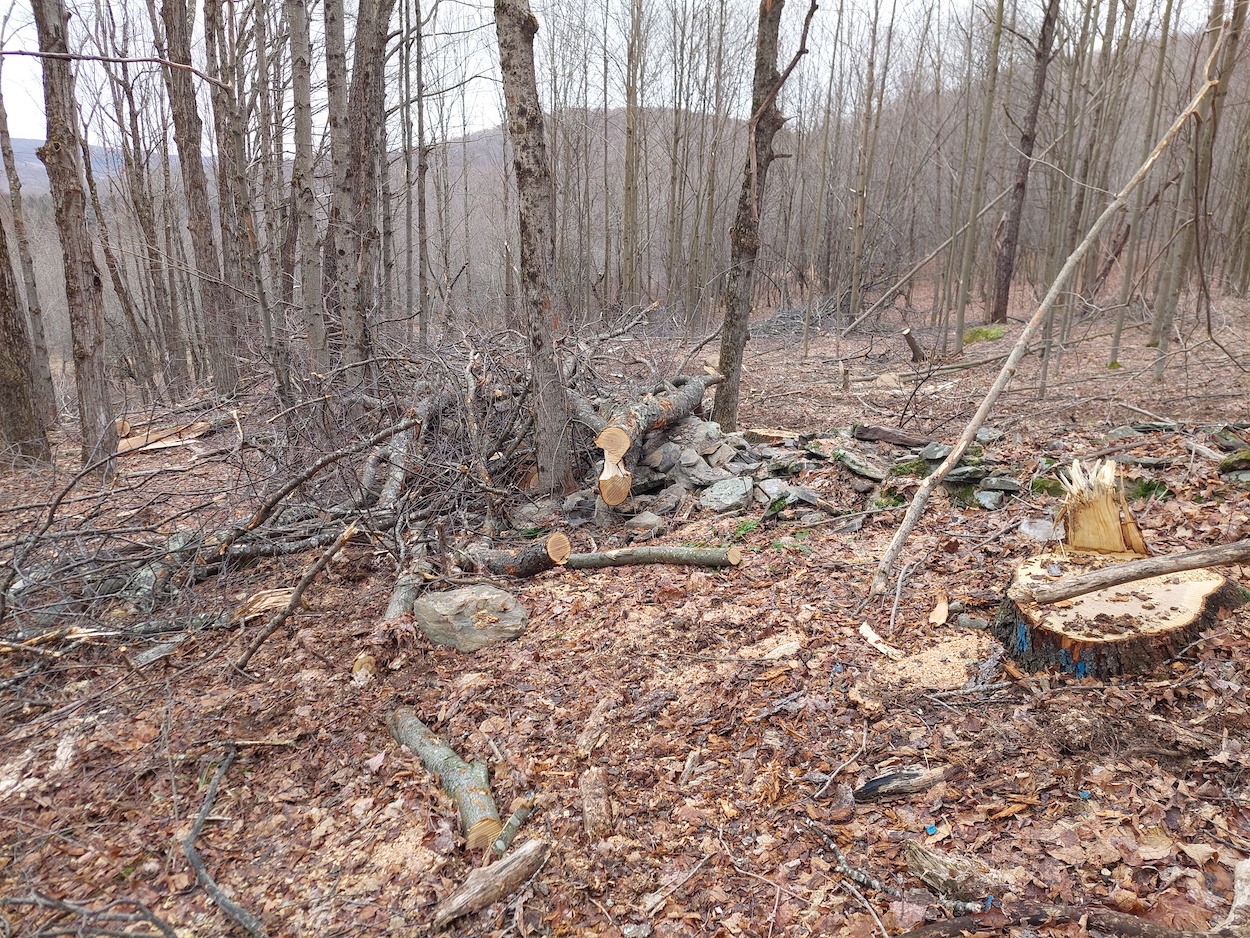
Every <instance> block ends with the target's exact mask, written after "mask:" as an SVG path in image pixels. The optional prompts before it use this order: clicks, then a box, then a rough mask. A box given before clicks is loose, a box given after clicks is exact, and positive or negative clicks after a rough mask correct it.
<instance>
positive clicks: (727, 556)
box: [388, 535, 742, 617]
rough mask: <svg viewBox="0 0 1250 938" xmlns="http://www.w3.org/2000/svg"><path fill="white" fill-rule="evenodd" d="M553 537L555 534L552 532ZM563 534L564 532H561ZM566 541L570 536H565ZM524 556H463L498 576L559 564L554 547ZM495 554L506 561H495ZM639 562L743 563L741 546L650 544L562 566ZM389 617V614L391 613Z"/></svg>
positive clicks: (573, 558)
mask: <svg viewBox="0 0 1250 938" xmlns="http://www.w3.org/2000/svg"><path fill="white" fill-rule="evenodd" d="M552 536H553V537H554V536H555V535H552ZM561 536H563V535H561ZM565 543H566V544H567V538H566V539H565ZM523 553H524V554H525V557H524V563H522V562H521V560H522V558H520V557H515V556H514V555H513V554H512V552H510V551H489V550H481V549H478V550H470V551H466V552H465V554H464V555H463V556H462V558H461V559H462V560H465V561H467V562H468V563H471V564H475V565H477V566H479V567H480V568H481V569H485V570H487V571H489V572H491V573H494V574H495V575H497V576H515V577H530V576H535V575H537V574H539V573H543V572H545V571H547V570H550V569H552V568H553V567H555V566H557V563H558V561H556V560H555V559H554V557H553V555H552V552H551V550H549V549H543V550H539V549H536V548H530V549H527V550H526V551H524V552H523ZM496 557H500V558H503V562H500V563H493V562H491V561H493V560H494V559H495V558H496ZM638 563H671V564H676V565H678V566H689V567H736V566H738V564H740V563H742V550H741V549H740V548H738V547H737V546H734V545H731V546H729V547H677V546H673V547H670V546H667V545H664V544H649V545H642V546H638V547H619V548H617V549H616V550H605V551H599V552H596V553H591V554H573V553H569V554H565V555H564V561H563V562H562V564H560V565H562V566H564V567H566V568H567V569H569V570H599V569H602V568H603V567H627V566H630V565H631V564H638ZM388 617H389V614H388Z"/></svg>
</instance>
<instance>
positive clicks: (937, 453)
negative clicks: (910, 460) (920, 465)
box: [916, 443, 955, 462]
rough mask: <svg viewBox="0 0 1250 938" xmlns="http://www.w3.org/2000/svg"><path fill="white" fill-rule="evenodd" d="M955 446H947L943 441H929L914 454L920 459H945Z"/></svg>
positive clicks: (932, 460) (936, 460) (933, 460)
mask: <svg viewBox="0 0 1250 938" xmlns="http://www.w3.org/2000/svg"><path fill="white" fill-rule="evenodd" d="M954 448H955V447H953V446H947V445H946V444H945V443H930V444H929V445H928V446H926V447H925V448H924V449H922V450H921V451H920V452H918V453H917V454H916V455H917V456H919V457H920V458H921V459H928V460H929V461H931V462H938V461H939V460H942V459H945V458H946V457H947V456H949V455H950V454H951V450H953V449H954Z"/></svg>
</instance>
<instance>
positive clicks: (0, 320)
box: [0, 227, 52, 463]
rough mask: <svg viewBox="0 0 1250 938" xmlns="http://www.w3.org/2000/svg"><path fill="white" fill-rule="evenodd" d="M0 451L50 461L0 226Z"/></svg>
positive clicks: (27, 342)
mask: <svg viewBox="0 0 1250 938" xmlns="http://www.w3.org/2000/svg"><path fill="white" fill-rule="evenodd" d="M0 400H3V401H4V406H3V407H0V444H3V446H4V451H3V452H0V455H2V456H3V458H4V459H5V460H6V461H7V460H8V458H9V456H10V455H11V451H12V450H16V452H17V455H18V456H20V457H22V458H23V459H30V460H33V461H34V462H37V463H51V462H52V451H51V449H49V447H48V434H47V431H46V430H45V429H44V427H45V422H44V420H43V419H42V418H41V417H40V415H39V413H38V408H37V407H36V403H35V374H34V369H33V368H32V367H31V354H30V337H29V335H28V334H27V332H26V313H25V311H24V310H23V309H22V304H21V301H20V300H19V298H18V292H17V282H16V280H15V279H14V277H13V267H12V264H11V263H10V260H9V239H8V236H7V235H6V234H5V233H4V228H3V227H0Z"/></svg>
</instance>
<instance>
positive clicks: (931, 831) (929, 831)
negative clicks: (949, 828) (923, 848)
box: [924, 824, 937, 837]
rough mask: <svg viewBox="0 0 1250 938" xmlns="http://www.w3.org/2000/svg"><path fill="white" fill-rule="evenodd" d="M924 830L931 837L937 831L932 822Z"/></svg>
mask: <svg viewBox="0 0 1250 938" xmlns="http://www.w3.org/2000/svg"><path fill="white" fill-rule="evenodd" d="M924 832H925V833H926V834H928V835H929V836H930V837H932V836H933V835H934V834H936V833H937V826H936V825H934V824H930V825H928V826H927V827H926V828H925V829H924Z"/></svg>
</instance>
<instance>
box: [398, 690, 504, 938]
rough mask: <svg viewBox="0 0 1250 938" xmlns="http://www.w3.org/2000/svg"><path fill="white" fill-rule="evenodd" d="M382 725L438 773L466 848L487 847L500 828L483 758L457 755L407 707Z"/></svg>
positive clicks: (478, 848)
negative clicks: (455, 810) (468, 759)
mask: <svg viewBox="0 0 1250 938" xmlns="http://www.w3.org/2000/svg"><path fill="white" fill-rule="evenodd" d="M386 726H387V729H389V730H390V731H391V735H392V736H394V737H395V739H396V741H397V742H399V743H400V745H403V746H407V747H408V748H409V749H411V750H412V751H413V752H415V753H416V754H417V755H418V756H420V758H421V762H422V764H423V765H424V766H425V767H426V768H427V769H429V770H430V772H432V773H433V774H434V775H436V776H438V783H439V785H441V786H442V789H443V791H445V792H446V793H447V795H448V796H449V797H450V798H451V799H452V800H453V801H455V802H456V807H457V808H458V809H459V811H460V827H461V830H462V831H463V832H464V835H465V846H466V847H467V848H468V849H469V851H471V852H474V853H477V852H480V851H482V850H485V849H486V848H487V847H489V846H490V845H491V844H492V843H493V842H494V840H495V838H496V837H498V836H499V833H500V832H501V831H502V830H503V822H502V821H500V819H499V809H498V808H497V807H496V806H495V799H494V797H493V796H492V795H491V793H490V768H489V767H488V766H487V765H486V764H485V763H483V762H465V761H464V760H463V759H461V758H460V756H458V755H457V754H456V753H455V751H454V750H452V749H451V748H450V747H449V746H448V745H447V744H446V743H444V742H443V741H442V740H441V739H439V738H438V737H437V736H435V735H434V733H433V732H432V731H431V730H430V728H429V727H428V726H426V725H425V724H424V723H422V722H421V720H420V719H419V718H418V717H417V714H416V713H415V712H414V711H413V710H412V709H411V708H409V707H400V708H398V709H397V710H395V711H393V712H392V713H391V714H390V716H388V717H387V718H386ZM492 901H493V900H492ZM458 914H463V913H458ZM453 917H454V916H453ZM448 921H450V919H448Z"/></svg>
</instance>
